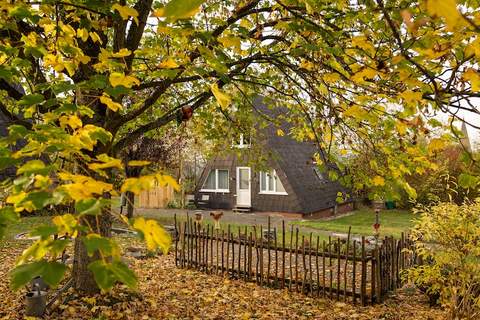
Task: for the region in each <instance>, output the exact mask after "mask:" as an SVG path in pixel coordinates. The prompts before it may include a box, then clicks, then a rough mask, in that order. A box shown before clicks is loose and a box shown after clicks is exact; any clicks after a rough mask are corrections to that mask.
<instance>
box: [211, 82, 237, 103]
mask: <svg viewBox="0 0 480 320" xmlns="http://www.w3.org/2000/svg"><path fill="white" fill-rule="evenodd" d="M210 89H211V90H212V93H213V95H214V96H215V99H217V102H218V104H219V105H220V107H221V108H222V109H226V108H227V107H228V106H229V105H230V103H231V102H232V99H231V98H230V96H229V95H227V94H226V93H224V92H223V91H222V90H220V88H218V85H217V84H216V83H214V84H212V85H211V86H210Z"/></svg>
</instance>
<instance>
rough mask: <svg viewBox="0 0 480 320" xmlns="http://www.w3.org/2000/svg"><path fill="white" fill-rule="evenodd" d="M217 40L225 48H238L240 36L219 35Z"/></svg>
mask: <svg viewBox="0 0 480 320" xmlns="http://www.w3.org/2000/svg"><path fill="white" fill-rule="evenodd" d="M218 42H220V43H221V44H222V46H224V47H225V48H231V47H234V48H240V46H241V44H242V43H241V41H240V38H238V37H234V36H224V37H220V38H218Z"/></svg>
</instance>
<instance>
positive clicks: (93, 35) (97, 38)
mask: <svg viewBox="0 0 480 320" xmlns="http://www.w3.org/2000/svg"><path fill="white" fill-rule="evenodd" d="M88 34H89V35H90V38H91V39H92V41H93V42H98V43H100V44H102V43H103V42H102V39H100V36H99V35H98V34H97V33H96V32H95V31H93V32H89V33H88Z"/></svg>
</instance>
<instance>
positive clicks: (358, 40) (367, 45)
mask: <svg viewBox="0 0 480 320" xmlns="http://www.w3.org/2000/svg"><path fill="white" fill-rule="evenodd" d="M352 46H353V47H357V48H360V49H363V50H364V51H366V52H367V53H369V54H371V55H374V54H375V51H376V50H375V47H374V46H373V44H372V43H371V42H370V41H369V40H368V39H367V37H365V36H357V37H354V38H352Z"/></svg>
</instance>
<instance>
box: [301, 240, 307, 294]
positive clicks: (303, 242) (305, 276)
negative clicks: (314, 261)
mask: <svg viewBox="0 0 480 320" xmlns="http://www.w3.org/2000/svg"><path fill="white" fill-rule="evenodd" d="M302 262H303V277H302V279H303V280H302V289H301V290H302V291H301V292H302V293H305V282H306V280H307V272H308V270H307V262H306V261H305V236H304V235H302Z"/></svg>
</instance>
